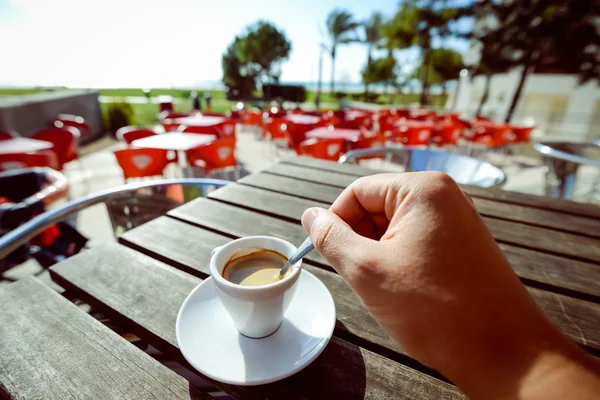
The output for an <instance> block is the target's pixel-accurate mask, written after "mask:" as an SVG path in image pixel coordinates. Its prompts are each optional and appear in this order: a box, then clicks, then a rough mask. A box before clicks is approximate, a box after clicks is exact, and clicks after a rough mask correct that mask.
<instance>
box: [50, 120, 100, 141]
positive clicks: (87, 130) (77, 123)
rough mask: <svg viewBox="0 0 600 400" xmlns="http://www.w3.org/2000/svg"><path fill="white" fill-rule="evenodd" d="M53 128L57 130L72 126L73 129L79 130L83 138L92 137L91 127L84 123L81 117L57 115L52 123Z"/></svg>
mask: <svg viewBox="0 0 600 400" xmlns="http://www.w3.org/2000/svg"><path fill="white" fill-rule="evenodd" d="M54 126H55V127H57V128H62V127H64V126H72V127H73V128H77V129H79V132H80V133H81V135H82V136H84V137H89V136H91V135H92V127H91V126H89V125H88V124H87V123H86V122H85V120H84V119H83V117H80V116H78V115H71V114H58V115H57V116H56V120H55V121H54Z"/></svg>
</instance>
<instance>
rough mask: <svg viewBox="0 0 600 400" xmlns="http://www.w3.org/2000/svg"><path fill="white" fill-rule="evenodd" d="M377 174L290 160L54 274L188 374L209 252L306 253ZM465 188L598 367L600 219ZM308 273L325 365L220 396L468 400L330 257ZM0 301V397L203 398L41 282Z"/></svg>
mask: <svg viewBox="0 0 600 400" xmlns="http://www.w3.org/2000/svg"><path fill="white" fill-rule="evenodd" d="M373 172H374V171H372V170H369V169H365V168H363V167H361V166H358V165H340V164H336V163H331V162H327V161H323V160H317V159H310V158H304V157H293V158H290V159H287V160H284V161H283V162H282V163H280V164H276V165H273V166H271V167H270V168H268V169H266V170H265V171H263V172H260V173H258V174H254V175H250V176H247V177H246V178H244V179H242V180H240V181H239V182H238V183H234V184H231V185H228V186H227V187H224V188H221V189H219V190H216V191H214V192H212V193H211V195H210V196H209V198H200V199H197V200H194V201H192V202H189V203H187V204H186V205H184V206H181V207H178V208H176V209H173V210H171V211H170V212H168V214H167V215H165V216H161V217H159V218H157V219H155V220H153V221H150V222H148V223H146V224H144V225H142V226H139V227H137V228H135V229H133V230H130V231H128V232H127V233H125V234H124V235H123V236H121V238H120V240H119V243H108V244H105V245H102V246H98V247H94V248H92V249H90V250H86V251H85V252H83V253H81V254H79V255H77V256H75V257H72V258H69V259H67V260H66V261H64V262H62V263H60V264H57V265H55V266H54V267H52V268H51V270H50V272H51V275H52V278H53V280H54V281H55V282H56V283H57V284H59V285H60V286H62V287H63V288H64V289H66V290H67V293H69V297H72V296H75V297H78V298H80V299H82V300H83V301H85V302H86V303H88V304H90V305H91V306H92V307H93V308H95V309H97V310H99V311H101V312H102V313H103V314H104V315H105V316H107V317H108V318H110V319H111V321H112V322H113V323H114V324H115V325H116V326H117V327H119V328H120V329H126V330H128V331H130V332H133V333H135V334H136V335H137V336H139V337H140V338H141V339H142V340H143V341H144V342H146V343H148V344H150V345H152V346H153V347H154V348H156V349H159V350H160V351H161V352H162V353H163V354H164V355H166V356H168V357H171V358H172V359H174V360H176V361H178V362H179V363H181V364H182V365H184V366H186V365H187V364H186V363H185V360H183V357H182V355H181V352H180V351H179V349H178V347H177V341H176V338H175V320H176V318H177V312H178V310H179V307H180V306H181V304H182V302H183V301H184V299H185V298H186V297H187V295H188V294H189V293H190V291H191V290H192V289H193V288H194V287H195V286H197V285H198V284H199V283H200V282H201V281H202V280H203V279H205V278H206V277H208V274H209V259H210V252H211V250H212V249H213V248H215V247H216V246H220V245H222V244H224V243H226V242H228V241H230V240H231V239H232V238H238V237H242V236H248V235H259V234H269V235H274V236H278V237H281V238H284V239H286V240H289V241H290V242H292V243H295V244H299V243H301V242H302V241H303V240H304V238H305V237H306V233H305V232H304V229H303V228H302V227H301V225H300V216H301V215H302V212H303V211H304V210H305V209H306V208H308V207H311V206H315V205H316V206H323V207H327V206H328V205H329V204H330V203H331V202H333V201H334V200H335V199H336V197H337V196H338V195H339V194H340V193H341V191H342V190H343V189H344V188H345V187H346V186H347V185H348V184H350V183H351V182H353V181H354V180H355V179H357V178H359V177H361V176H365V175H369V174H372V173H373ZM463 188H464V189H465V190H466V191H467V193H469V194H470V195H471V197H472V198H473V201H474V203H475V205H476V207H477V209H478V210H479V212H480V214H481V215H482V216H483V218H484V221H485V223H486V225H487V227H488V228H489V230H490V232H491V233H492V235H493V236H494V237H495V239H496V240H497V241H498V242H499V244H500V247H501V249H502V250H503V251H504V254H505V255H506V257H507V258H508V260H509V261H510V263H511V265H512V266H513V268H514V270H515V272H516V273H517V275H518V276H519V277H520V278H521V279H522V281H523V283H524V284H525V285H526V286H527V289H528V291H529V293H531V295H532V297H533V299H534V300H535V301H536V302H537V303H538V304H539V306H540V307H541V309H542V310H543V311H544V312H545V313H546V315H548V317H549V318H550V319H551V320H552V321H553V323H554V324H556V326H558V327H559V328H560V329H562V330H563V332H565V333H566V334H567V335H568V336H569V337H570V338H571V339H572V340H574V341H575V342H577V343H578V344H579V345H581V346H582V348H584V349H585V350H587V351H589V352H590V353H592V354H596V355H597V354H600V329H599V325H600V208H598V207H596V206H591V205H587V204H580V203H573V202H570V201H565V200H555V199H549V198H544V197H536V196H529V195H524V194H517V193H510V192H504V191H500V190H494V189H482V188H476V187H471V186H464V187H463ZM305 268H306V269H307V270H309V271H310V272H312V273H313V274H315V275H316V276H317V277H318V278H319V279H320V280H321V281H322V282H323V283H324V284H325V285H326V286H327V287H328V288H329V290H330V291H331V293H332V295H333V298H334V301H335V303H336V310H337V318H338V322H337V325H336V329H335V331H334V335H333V338H332V340H331V342H330V343H329V345H328V347H327V348H326V349H325V351H324V352H323V354H321V355H320V356H319V358H317V359H316V360H315V361H314V362H313V363H312V364H311V365H309V366H308V367H307V368H306V369H304V370H302V371H301V372H299V373H297V374H296V375H293V376H291V377H289V378H286V379H284V380H282V381H280V382H276V383H272V384H268V385H260V386H255V387H238V386H232V385H227V384H222V383H218V382H211V383H213V384H214V385H215V386H217V387H218V388H219V389H220V390H222V391H224V392H226V393H228V394H229V395H231V396H232V397H234V398H244V399H246V398H252V399H255V398H273V399H282V398H285V399H300V398H320V399H337V398H340V399H363V398H385V399H388V398H389V399H391V398H425V399H441V398H444V399H456V398H463V397H464V396H463V394H462V393H461V392H460V391H459V390H458V389H457V388H456V387H455V386H453V385H452V384H450V383H447V382H445V381H443V380H440V379H439V376H438V375H437V374H436V372H435V371H432V370H430V369H428V368H426V367H424V366H422V365H421V364H419V363H418V362H416V361H415V360H413V359H411V358H410V357H408V356H407V355H406V353H405V351H404V350H403V349H402V348H401V347H400V346H399V345H398V344H397V343H395V342H394V341H393V340H391V339H390V338H389V337H388V336H387V335H386V334H385V333H384V332H383V330H382V329H381V328H380V327H379V326H378V325H377V324H376V323H375V321H374V320H373V318H371V316H370V315H369V314H368V312H367V311H366V309H365V308H364V307H363V305H362V304H361V302H360V301H359V299H358V297H357V296H356V295H355V294H354V293H353V292H352V291H351V290H350V289H349V287H348V286H347V285H346V284H345V282H344V281H343V279H342V278H341V277H340V276H339V275H337V274H336V273H335V272H333V270H332V268H331V267H330V266H329V265H328V263H327V261H326V260H325V259H324V258H323V257H322V256H320V255H319V254H318V253H317V252H312V253H310V254H309V255H308V256H307V258H305ZM0 301H2V304H3V305H4V306H3V307H2V308H0V338H1V339H2V340H0V354H1V356H0V388H2V389H0V391H1V390H4V391H6V392H7V393H8V397H9V398H11V396H13V397H16V398H20V397H21V396H26V395H29V396H32V397H33V396H34V395H38V396H39V397H40V398H65V397H67V396H75V395H78V396H81V397H86V396H87V397H102V398H125V397H129V398H131V397H137V398H150V397H154V398H185V399H188V398H203V397H204V396H205V395H204V393H202V391H201V390H200V389H199V388H197V387H196V386H195V385H193V384H191V383H188V382H187V381H186V380H185V379H184V378H183V377H181V376H178V375H176V374H174V373H173V372H171V371H170V370H167V369H166V368H164V367H163V366H162V365H161V364H159V363H157V362H155V361H153V360H152V359H151V358H150V357H149V356H148V355H146V354H144V353H142V352H140V351H139V350H137V349H135V348H134V346H133V345H131V344H129V343H127V342H126V341H125V340H124V339H123V338H121V337H119V336H118V335H117V334H115V333H114V332H112V331H110V330H109V329H108V328H107V327H105V326H102V325H101V324H100V323H98V322H97V321H95V320H94V319H93V318H91V317H90V316H88V315H86V314H85V313H84V312H83V311H82V310H79V309H77V308H76V307H75V306H73V305H72V304H70V303H69V301H67V300H66V299H65V298H63V297H61V296H60V295H58V294H57V293H54V292H52V290H50V289H49V288H48V287H45V286H44V285H43V284H42V283H40V282H39V281H36V280H35V279H34V278H32V279H30V280H26V281H21V282H17V283H14V284H11V285H9V286H7V288H6V289H4V288H3V289H2V290H0ZM206 329H210V327H208V326H207V327H206ZM119 371H120V372H119ZM207 381H209V380H208V379H207Z"/></svg>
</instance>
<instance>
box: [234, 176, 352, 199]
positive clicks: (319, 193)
mask: <svg viewBox="0 0 600 400" xmlns="http://www.w3.org/2000/svg"><path fill="white" fill-rule="evenodd" d="M238 183H240V184H242V185H247V186H255V187H260V188H263V189H269V190H272V191H274V192H281V193H287V194H291V195H294V196H296V197H300V198H303V199H308V200H316V201H323V202H327V203H333V202H334V201H335V199H337V197H338V196H339V195H340V189H339V188H337V187H333V186H330V185H323V184H320V183H312V182H307V181H301V180H298V179H294V178H288V177H283V176H278V175H272V174H252V175H248V176H246V177H245V178H242V179H240V180H239V181H238ZM307 189H308V190H307Z"/></svg>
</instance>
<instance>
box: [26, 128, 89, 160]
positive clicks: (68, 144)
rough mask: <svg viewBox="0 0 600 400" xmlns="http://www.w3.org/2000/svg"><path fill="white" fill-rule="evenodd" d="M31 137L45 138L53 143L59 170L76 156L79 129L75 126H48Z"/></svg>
mask: <svg viewBox="0 0 600 400" xmlns="http://www.w3.org/2000/svg"><path fill="white" fill-rule="evenodd" d="M31 138H32V139H38V140H45V141H47V142H50V143H52V144H53V145H54V146H53V147H52V151H53V152H54V153H55V154H56V157H57V158H58V164H59V169H60V170H62V169H63V167H64V165H65V164H66V163H68V162H70V161H73V160H76V159H77V157H78V154H77V141H78V140H79V130H78V129H77V128H73V127H72V126H64V127H62V128H56V127H54V128H49V129H45V130H43V131H40V132H37V133H35V134H34V135H32V136H31Z"/></svg>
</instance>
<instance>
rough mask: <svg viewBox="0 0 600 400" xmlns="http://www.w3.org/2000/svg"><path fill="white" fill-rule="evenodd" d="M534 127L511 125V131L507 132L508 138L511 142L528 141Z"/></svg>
mask: <svg viewBox="0 0 600 400" xmlns="http://www.w3.org/2000/svg"><path fill="white" fill-rule="evenodd" d="M534 129H535V126H523V127H517V126H511V129H510V130H511V132H510V133H509V134H508V139H509V141H510V142H511V143H530V142H531V132H533V130H534Z"/></svg>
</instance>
